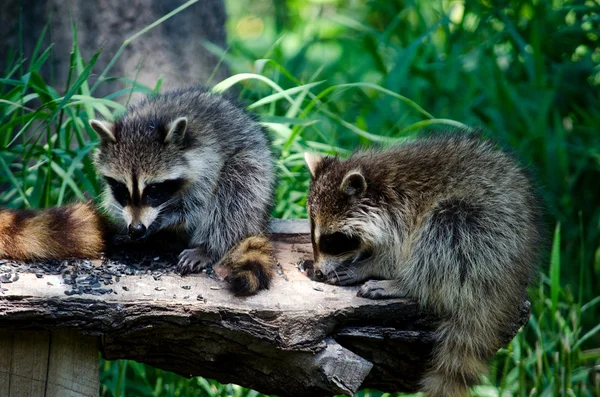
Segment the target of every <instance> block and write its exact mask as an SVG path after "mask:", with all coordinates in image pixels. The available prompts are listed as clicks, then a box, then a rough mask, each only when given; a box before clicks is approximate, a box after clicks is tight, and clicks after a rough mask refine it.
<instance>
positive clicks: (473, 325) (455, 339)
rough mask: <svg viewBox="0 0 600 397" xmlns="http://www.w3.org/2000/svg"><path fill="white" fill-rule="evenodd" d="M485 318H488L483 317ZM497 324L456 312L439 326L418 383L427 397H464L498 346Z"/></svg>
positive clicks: (475, 315) (471, 313)
mask: <svg viewBox="0 0 600 397" xmlns="http://www.w3.org/2000/svg"><path fill="white" fill-rule="evenodd" d="M486 317H487V318H486ZM496 325H498V322H497V321H494V320H491V321H490V318H489V317H488V316H486V315H485V314H482V316H481V317H478V313H474V312H470V313H464V314H463V315H460V314H457V313H455V314H454V315H452V316H451V317H450V318H446V319H443V320H442V321H441V323H440V324H439V326H438V329H437V334H438V341H437V343H436V345H435V347H434V350H433V359H432V362H431V367H430V368H429V370H428V371H427V373H426V374H425V376H424V377H423V380H422V382H421V384H422V390H423V391H425V392H426V393H427V396H428V397H466V396H469V387H470V386H473V385H474V384H476V383H478V381H479V376H480V375H481V374H482V373H485V372H486V370H487V361H488V359H489V358H490V357H491V356H492V355H493V354H494V353H495V352H496V350H497V349H498V348H499V347H500V346H499V337H498V335H499V328H498V327H497V326H496Z"/></svg>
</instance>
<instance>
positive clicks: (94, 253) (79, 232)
mask: <svg viewBox="0 0 600 397" xmlns="http://www.w3.org/2000/svg"><path fill="white" fill-rule="evenodd" d="M106 226H107V223H106V221H105V220H104V218H103V217H102V216H101V215H100V214H99V212H98V210H97V209H96V208H95V207H94V206H93V205H92V203H76V204H71V205H65V206H62V207H56V208H49V209H46V210H39V211H30V210H8V209H0V258H6V259H14V260H20V261H25V260H33V259H64V258H97V257H99V256H100V253H101V252H102V251H103V250H104V247H105V237H104V236H105V230H106Z"/></svg>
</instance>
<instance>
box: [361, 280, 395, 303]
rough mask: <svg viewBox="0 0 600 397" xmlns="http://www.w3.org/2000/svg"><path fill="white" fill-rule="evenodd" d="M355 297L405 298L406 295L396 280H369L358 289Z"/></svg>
mask: <svg viewBox="0 0 600 397" xmlns="http://www.w3.org/2000/svg"><path fill="white" fill-rule="evenodd" d="M356 296H360V297H363V298H368V299H389V298H406V296H407V294H406V292H405V291H404V290H402V288H401V287H400V286H399V285H398V281H396V280H369V281H367V282H366V283H364V284H363V285H362V287H360V289H359V290H358V293H357V294H356Z"/></svg>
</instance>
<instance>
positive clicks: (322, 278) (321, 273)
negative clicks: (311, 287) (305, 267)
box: [315, 270, 325, 280]
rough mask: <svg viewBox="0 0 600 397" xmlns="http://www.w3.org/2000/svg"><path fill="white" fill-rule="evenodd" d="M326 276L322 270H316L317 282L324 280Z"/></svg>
mask: <svg viewBox="0 0 600 397" xmlns="http://www.w3.org/2000/svg"><path fill="white" fill-rule="evenodd" d="M324 279H325V275H324V274H323V272H322V271H320V270H315V280H324Z"/></svg>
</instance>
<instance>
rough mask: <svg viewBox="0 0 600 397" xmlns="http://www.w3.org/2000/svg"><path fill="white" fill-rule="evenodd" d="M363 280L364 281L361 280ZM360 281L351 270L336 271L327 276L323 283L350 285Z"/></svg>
mask: <svg viewBox="0 0 600 397" xmlns="http://www.w3.org/2000/svg"><path fill="white" fill-rule="evenodd" d="M363 280H364V279H363ZM358 281H360V280H359V279H358V277H357V274H356V272H355V271H354V270H353V269H338V270H336V271H335V272H332V273H329V274H327V277H326V278H325V282H326V283H328V284H333V285H352V284H356V283H357V282H358Z"/></svg>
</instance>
